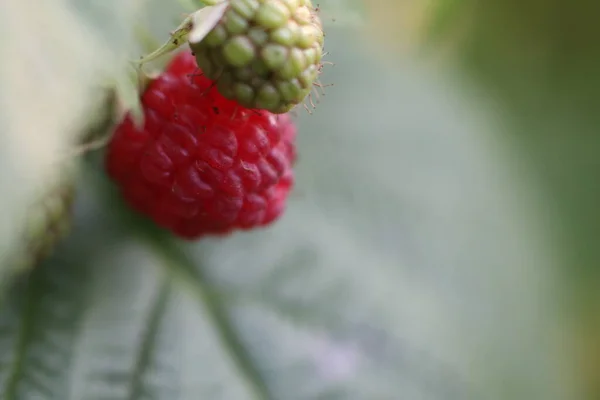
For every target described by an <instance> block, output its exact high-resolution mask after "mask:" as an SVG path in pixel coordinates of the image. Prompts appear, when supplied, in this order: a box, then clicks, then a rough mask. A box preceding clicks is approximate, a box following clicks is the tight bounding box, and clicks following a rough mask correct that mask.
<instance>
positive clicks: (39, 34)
mask: <svg viewBox="0 0 600 400" xmlns="http://www.w3.org/2000/svg"><path fill="white" fill-rule="evenodd" d="M142 7H143V2H140V1H133V0H131V1H106V2H101V3H98V2H88V1H75V0H72V1H64V2H60V3H58V4H55V3H44V2H42V3H40V2H31V1H20V0H19V1H17V0H7V1H5V2H4V3H3V11H2V13H1V15H0V26H1V28H0V33H1V34H2V38H3V39H2V40H1V41H0V60H2V62H1V65H0V87H2V91H1V93H0V132H2V135H1V136H0V141H1V142H0V144H1V146H0V148H1V150H0V151H1V152H2V153H1V156H0V185H1V187H2V188H10V189H5V190H3V196H2V207H3V210H10V211H9V212H3V213H2V217H0V279H3V277H4V275H5V272H7V271H9V270H10V269H11V268H12V266H11V265H10V263H9V261H8V260H9V259H10V257H11V255H10V253H11V248H13V247H14V246H15V241H16V240H19V239H20V236H19V235H20V230H21V228H20V227H21V226H22V225H23V224H24V219H25V216H26V214H27V210H28V208H29V207H30V206H31V205H32V204H35V203H37V201H38V199H39V197H40V196H42V195H43V194H44V192H45V186H46V185H47V184H48V182H50V183H52V182H53V181H55V180H56V179H57V175H59V174H61V170H62V168H63V166H62V161H63V160H64V159H65V157H69V155H70V154H71V152H72V146H73V144H74V142H75V141H76V140H77V138H78V136H80V135H82V134H83V133H84V132H82V130H84V128H86V127H87V126H88V124H89V123H90V122H91V120H93V118H94V117H93V116H95V115H96V114H97V113H98V111H97V110H99V109H101V106H102V105H103V101H104V96H100V95H99V93H103V91H104V88H105V87H106V85H107V84H110V82H112V81H113V78H114V77H115V76H119V75H120V74H123V73H124V71H125V66H126V65H127V62H128V58H129V57H130V56H131V54H130V51H131V50H132V48H133V43H134V42H133V41H132V29H133V26H132V24H133V21H134V17H135V16H136V15H137V14H138V13H140V11H141V10H142ZM90 116H92V118H90ZM14 182H18V183H19V184H18V185H15V184H14Z"/></svg>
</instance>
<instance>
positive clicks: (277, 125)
mask: <svg viewBox="0 0 600 400" xmlns="http://www.w3.org/2000/svg"><path fill="white" fill-rule="evenodd" d="M142 105H143V111H144V115H145V121H144V126H143V127H142V128H141V129H136V128H135V126H134V123H133V121H132V119H131V118H130V116H126V117H125V119H124V120H123V122H122V123H121V124H120V125H119V126H118V127H117V129H116V130H115V132H114V135H113V137H112V138H111V141H110V143H109V145H108V149H107V153H106V170H107V172H108V174H109V176H110V177H111V179H112V180H113V181H114V182H115V183H116V184H117V185H118V186H119V189H120V191H121V193H122V194H123V196H124V198H125V200H126V202H127V203H129V205H130V206H131V207H132V208H134V209H135V210H137V211H138V212H140V213H142V214H145V215H146V216H148V217H149V218H151V219H152V220H153V221H154V222H155V223H156V224H158V225H160V226H162V227H164V228H166V229H168V230H170V231H172V232H173V233H174V234H175V235H177V236H179V237H182V238H185V239H189V240H193V239H197V238H200V237H202V236H205V235H223V234H228V233H231V232H233V231H235V230H247V229H252V228H256V227H259V226H266V225H269V224H271V223H272V222H274V221H275V220H277V219H278V218H279V217H280V216H281V215H282V213H283V211H284V209H285V206H286V201H287V198H288V195H289V193H290V191H291V189H292V187H293V184H294V173H293V169H292V167H293V164H294V161H295V159H296V149H295V137H296V127H295V125H294V123H293V121H292V120H291V118H290V116H289V115H288V114H273V113H271V112H268V111H266V110H254V109H248V108H245V107H243V106H241V105H240V104H238V103H237V102H235V101H232V100H228V99H226V98H224V97H223V96H222V95H221V94H220V93H219V91H218V90H217V88H216V86H215V85H214V82H213V81H211V80H210V79H209V78H207V77H205V76H204V75H202V73H201V71H200V70H199V69H198V67H197V65H196V61H195V58H194V57H193V56H192V55H191V54H190V53H189V52H182V53H178V54H176V55H175V56H174V58H173V59H172V60H171V62H170V63H169V65H168V66H167V68H166V69H165V71H164V72H163V73H162V74H161V75H160V76H159V77H158V78H156V79H155V80H153V81H151V82H150V83H149V85H148V86H147V88H146V90H145V91H144V94H143V96H142Z"/></svg>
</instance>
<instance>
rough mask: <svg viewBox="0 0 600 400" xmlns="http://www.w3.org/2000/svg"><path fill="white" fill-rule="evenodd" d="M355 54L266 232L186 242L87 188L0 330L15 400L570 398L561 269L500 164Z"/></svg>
mask: <svg viewBox="0 0 600 400" xmlns="http://www.w3.org/2000/svg"><path fill="white" fill-rule="evenodd" d="M355 35H356V36H355ZM357 36H358V33H355V32H352V31H347V30H340V31H337V30H333V29H332V30H330V31H329V35H328V43H329V46H330V48H331V49H332V50H331V51H332V57H335V61H336V66H335V67H333V68H330V69H327V70H326V72H325V74H324V75H323V81H324V83H328V82H332V83H335V85H336V86H334V87H333V88H330V89H329V90H328V92H327V96H325V97H324V98H323V99H322V103H321V104H320V105H319V107H318V108H317V111H316V112H315V114H313V115H312V116H309V115H305V114H301V115H300V116H299V127H300V139H299V141H300V157H301V158H300V161H299V164H298V170H297V174H298V182H297V186H296V191H295V193H294V196H293V198H292V199H291V201H290V204H289V207H288V210H287V213H286V216H285V217H284V218H283V219H282V220H281V221H279V222H278V223H277V224H276V225H275V226H273V227H272V228H270V229H266V230H262V231H255V232H249V233H238V234H235V235H233V236H231V237H229V238H225V239H210V238H209V239H204V240H202V241H200V242H198V243H180V242H177V241H175V240H173V239H170V238H169V236H168V234H166V233H164V232H160V231H159V230H157V229H156V228H154V227H153V226H152V225H151V224H149V223H148V222H147V221H145V220H143V219H141V218H139V217H136V216H134V215H133V214H131V213H129V212H127V211H126V209H125V208H124V206H123V205H122V204H121V203H120V201H119V198H118V194H117V192H116V191H115V190H114V188H112V186H111V185H110V184H109V183H108V182H107V180H106V178H103V177H102V172H101V170H100V168H101V167H100V166H94V167H93V169H94V170H93V171H91V172H88V173H87V174H86V175H84V177H83V179H82V186H81V191H80V192H81V194H82V198H80V201H79V203H78V212H77V218H76V226H75V231H74V233H73V235H72V236H71V238H70V240H69V241H68V242H66V243H65V244H64V246H63V247H62V248H61V249H59V251H58V252H57V253H56V255H55V256H54V258H53V259H51V260H50V261H49V262H47V263H46V264H45V265H42V266H40V268H38V269H36V270H34V271H33V272H32V274H31V276H30V277H24V278H23V280H22V282H20V283H19V284H18V285H17V286H15V287H14V288H13V289H12V291H11V293H10V296H9V301H8V302H7V303H5V304H4V306H3V308H2V309H1V311H0V321H1V322H0V354H1V355H2V356H1V361H0V365H2V369H1V370H0V388H1V390H2V392H3V398H6V399H7V400H14V399H36V398H41V399H60V400H78V399H103V398H111V399H132V400H133V399H150V398H154V399H169V400H179V399H197V398H211V399H213V398H223V399H254V398H256V399H282V400H286V399H294V400H295V399H314V398H322V399H346V398H351V399H387V398H390V399H396V398H409V399H416V398H425V399H440V400H441V399H443V400H448V399H465V398H476V399H480V398H490V399H506V398H511V399H513V398H514V399H532V398H547V399H554V398H556V399H558V398H561V397H560V396H561V395H562V394H563V392H561V390H565V389H564V386H563V385H562V383H563V379H561V377H560V372H562V370H561V369H560V366H561V365H562V362H563V361H564V360H562V359H560V358H558V357H557V356H556V352H554V351H552V349H553V347H552V346H553V344H554V342H552V341H551V340H550V338H548V332H552V331H553V330H554V329H556V327H555V322H556V319H555V318H554V315H553V314H552V310H553V303H552V301H550V300H549V297H548V293H549V287H548V286H549V285H551V283H552V276H551V275H550V272H549V269H548V268H547V267H548V265H549V264H550V260H549V257H548V253H547V252H546V249H545V248H544V246H543V244H544V243H543V241H542V242H541V243H540V242H538V239H539V240H542V239H543V235H542V233H541V232H540V229H539V226H538V224H537V219H536V216H538V215H539V214H537V213H536V212H534V211H535V210H536V207H535V203H534V202H532V200H531V198H530V196H531V195H532V193H531V192H530V191H529V190H527V188H529V187H530V186H529V185H526V183H528V182H527V181H526V177H524V176H519V177H517V176H516V175H515V176H513V175H511V170H510V168H509V167H508V166H510V165H511V162H512V159H511V158H508V156H507V154H508V153H507V152H508V150H509V149H510V148H509V146H508V144H506V143H504V144H501V143H500V142H498V141H497V140H493V139H492V133H493V132H491V131H490V127H489V125H488V124H487V122H486V121H487V120H485V119H483V120H482V119H481V117H482V116H484V115H485V112H483V111H481V110H479V109H477V110H478V113H477V114H474V111H473V110H475V108H467V107H466V106H464V105H463V103H462V102H463V100H464V99H463V98H461V97H460V96H458V95H457V93H456V92H455V91H453V89H452V88H451V87H449V86H447V85H446V84H445V83H444V82H443V81H441V80H439V79H437V78H434V74H432V73H429V72H428V71H426V70H425V69H420V70H419V69H414V68H412V67H410V66H405V67H404V68H403V69H402V70H401V71H400V72H401V74H399V73H397V72H395V71H390V70H388V69H386V68H384V67H382V66H378V65H376V63H374V62H369V61H368V60H366V59H365V58H364V57H361V56H360V54H358V53H357V52H356V40H357ZM365 71H369V74H368V75H365ZM367 94H368V95H367ZM432 116H434V117H435V118H432ZM83 182H85V184H83ZM531 282H537V284H531ZM547 285H548V286H547ZM542 336H544V337H546V338H548V339H547V340H544V341H540V340H538V338H539V337H542ZM534 372H535V374H534Z"/></svg>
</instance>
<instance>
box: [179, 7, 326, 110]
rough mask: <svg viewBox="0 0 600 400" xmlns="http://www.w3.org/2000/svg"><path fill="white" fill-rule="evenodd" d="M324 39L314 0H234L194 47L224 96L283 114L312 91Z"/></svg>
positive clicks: (207, 74)
mask: <svg viewBox="0 0 600 400" xmlns="http://www.w3.org/2000/svg"><path fill="white" fill-rule="evenodd" d="M323 41H324V37H323V30H322V27H321V21H320V19H319V17H318V16H317V15H316V13H315V11H314V9H313V6H312V3H311V1H310V0H230V3H229V6H228V8H227V10H226V11H225V14H224V15H223V17H222V18H221V20H220V21H219V23H218V24H217V25H216V26H215V27H214V28H213V29H212V30H211V31H210V32H209V33H208V35H207V36H206V37H205V38H204V39H203V40H202V41H201V42H199V43H191V44H190V47H191V49H192V51H193V52H194V54H195V56H196V62H197V63H198V67H199V68H200V69H201V70H202V72H203V73H204V74H205V75H206V76H207V77H208V78H210V79H212V80H214V81H216V82H217V88H218V90H219V92H221V94H222V95H223V96H225V97H227V98H229V99H232V100H236V101H237V102H238V103H240V104H241V105H243V106H244V107H248V108H259V109H264V110H268V111H270V112H273V113H278V114H280V113H285V112H288V111H289V110H290V109H292V108H293V107H294V106H296V105H297V104H299V103H301V102H302V101H304V99H305V98H306V96H308V94H309V93H310V92H311V90H312V87H313V84H314V83H315V80H316V79H317V76H318V75H319V69H320V68H319V67H320V65H321V57H322V55H323Z"/></svg>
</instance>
